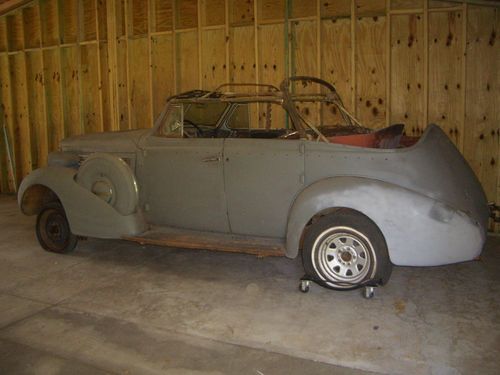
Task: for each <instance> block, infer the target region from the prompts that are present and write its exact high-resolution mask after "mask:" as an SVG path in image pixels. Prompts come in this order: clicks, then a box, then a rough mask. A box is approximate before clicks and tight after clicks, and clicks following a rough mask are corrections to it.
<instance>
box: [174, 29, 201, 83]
mask: <svg viewBox="0 0 500 375" xmlns="http://www.w3.org/2000/svg"><path fill="white" fill-rule="evenodd" d="M176 52H177V53H176V56H177V69H176V72H177V77H176V79H177V88H178V90H179V92H183V91H188V90H194V89H198V88H199V85H198V33H197V32H196V31H188V32H183V33H179V34H177V35H176Z"/></svg>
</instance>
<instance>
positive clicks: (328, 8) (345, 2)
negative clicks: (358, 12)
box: [321, 0, 354, 18]
mask: <svg viewBox="0 0 500 375" xmlns="http://www.w3.org/2000/svg"><path fill="white" fill-rule="evenodd" d="M353 1H354V0H329V1H323V2H322V3H321V17H325V18H326V17H334V18H337V17H349V16H350V15H351V8H352V4H353V3H352V2H353Z"/></svg>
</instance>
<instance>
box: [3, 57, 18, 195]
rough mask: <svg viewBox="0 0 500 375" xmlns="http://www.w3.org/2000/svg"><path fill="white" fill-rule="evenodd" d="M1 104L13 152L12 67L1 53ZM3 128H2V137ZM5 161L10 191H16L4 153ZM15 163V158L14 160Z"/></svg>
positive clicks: (7, 58)
mask: <svg viewBox="0 0 500 375" xmlns="http://www.w3.org/2000/svg"><path fill="white" fill-rule="evenodd" d="M0 106H1V109H2V112H3V118H2V124H1V125H4V126H5V127H6V128H7V133H8V137H9V141H10V142H11V144H10V149H11V152H12V140H13V139H14V111H13V108H12V96H11V79H10V67H9V57H8V56H7V55H6V54H1V55H0ZM3 137H4V135H3V129H2V138H3ZM4 160H5V163H6V164H7V170H8V173H7V174H8V191H11V192H13V191H15V190H16V185H15V183H14V175H13V173H12V170H11V169H10V166H9V158H8V155H7V154H5V155H4ZM12 163H13V165H15V160H13V161H12Z"/></svg>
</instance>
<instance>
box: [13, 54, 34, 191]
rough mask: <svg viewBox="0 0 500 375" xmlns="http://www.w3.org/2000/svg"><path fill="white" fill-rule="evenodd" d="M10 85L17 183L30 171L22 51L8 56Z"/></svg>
mask: <svg viewBox="0 0 500 375" xmlns="http://www.w3.org/2000/svg"><path fill="white" fill-rule="evenodd" d="M9 63H10V68H11V85H12V108H13V115H14V137H13V143H14V145H13V149H14V152H15V159H16V177H17V183H18V185H19V184H20V183H21V180H22V179H23V178H24V177H25V176H27V175H28V173H30V172H31V145H30V129H29V112H28V91H27V87H26V61H25V55H24V54H23V53H17V54H15V55H12V56H9Z"/></svg>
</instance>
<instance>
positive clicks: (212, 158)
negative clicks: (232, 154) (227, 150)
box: [201, 155, 220, 163]
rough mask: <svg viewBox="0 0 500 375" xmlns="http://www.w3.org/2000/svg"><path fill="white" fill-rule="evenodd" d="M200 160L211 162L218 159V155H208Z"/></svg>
mask: <svg viewBox="0 0 500 375" xmlns="http://www.w3.org/2000/svg"><path fill="white" fill-rule="evenodd" d="M201 161H203V162H205V163H209V162H212V161H220V155H217V156H209V157H208V158H204V159H201Z"/></svg>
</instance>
